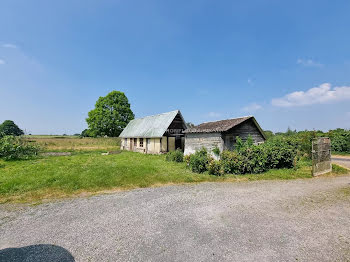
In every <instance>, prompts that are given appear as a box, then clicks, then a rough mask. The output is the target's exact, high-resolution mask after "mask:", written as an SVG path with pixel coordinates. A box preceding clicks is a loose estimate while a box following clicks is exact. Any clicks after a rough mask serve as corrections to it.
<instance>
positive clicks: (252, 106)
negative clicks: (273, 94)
mask: <svg viewBox="0 0 350 262" xmlns="http://www.w3.org/2000/svg"><path fill="white" fill-rule="evenodd" d="M260 109H262V106H261V105H259V104H257V103H251V104H249V105H247V106H245V107H243V108H242V111H244V112H252V113H253V112H256V111H258V110H260Z"/></svg>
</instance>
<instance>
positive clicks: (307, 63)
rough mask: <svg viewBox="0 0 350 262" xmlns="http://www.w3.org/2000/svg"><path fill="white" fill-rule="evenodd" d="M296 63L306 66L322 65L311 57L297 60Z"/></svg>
mask: <svg viewBox="0 0 350 262" xmlns="http://www.w3.org/2000/svg"><path fill="white" fill-rule="evenodd" d="M297 64H298V65H303V66H307V67H322V66H323V64H321V63H318V62H315V61H313V60H312V59H301V58H299V59H298V60H297Z"/></svg>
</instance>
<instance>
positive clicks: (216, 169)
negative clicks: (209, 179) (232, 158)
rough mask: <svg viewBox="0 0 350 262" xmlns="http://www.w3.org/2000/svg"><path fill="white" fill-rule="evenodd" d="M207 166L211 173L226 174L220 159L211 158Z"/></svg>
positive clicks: (215, 174)
mask: <svg viewBox="0 0 350 262" xmlns="http://www.w3.org/2000/svg"><path fill="white" fill-rule="evenodd" d="M207 168H208V172H209V174H210V175H214V176H221V175H223V174H224V172H223V170H222V169H221V162H220V160H215V159H210V160H209V163H208V166H207Z"/></svg>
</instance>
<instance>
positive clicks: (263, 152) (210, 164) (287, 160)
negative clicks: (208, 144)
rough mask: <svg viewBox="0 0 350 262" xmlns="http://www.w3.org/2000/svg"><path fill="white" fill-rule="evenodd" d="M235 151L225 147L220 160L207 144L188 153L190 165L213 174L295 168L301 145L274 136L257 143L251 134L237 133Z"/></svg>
mask: <svg viewBox="0 0 350 262" xmlns="http://www.w3.org/2000/svg"><path fill="white" fill-rule="evenodd" d="M236 140H237V144H236V148H235V150H234V151H223V152H222V153H221V154H220V160H215V159H213V158H212V157H211V155H210V154H208V152H207V151H206V149H205V148H203V149H201V150H199V151H197V152H196V153H195V154H192V155H190V156H189V157H188V161H187V163H188V166H189V167H190V168H191V170H192V171H193V172H197V173H203V172H205V171H207V170H208V172H209V174H212V175H218V176H220V175H223V174H252V173H255V174H257V173H262V172H265V171H267V170H269V169H278V168H293V167H294V166H295V164H296V157H297V147H296V145H293V144H289V143H288V142H287V141H285V140H284V139H273V140H270V141H268V142H266V143H264V144H261V145H254V144H253V140H252V139H251V138H248V139H247V140H246V141H242V140H241V139H240V138H239V137H237V139H236Z"/></svg>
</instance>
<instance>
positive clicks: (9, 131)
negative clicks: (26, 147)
mask: <svg viewBox="0 0 350 262" xmlns="http://www.w3.org/2000/svg"><path fill="white" fill-rule="evenodd" d="M23 134H24V132H23V130H22V129H20V128H19V127H18V126H17V125H16V124H15V122H13V121H12V120H5V121H4V122H3V123H2V124H1V125H0V136H2V135H7V136H20V135H23Z"/></svg>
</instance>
